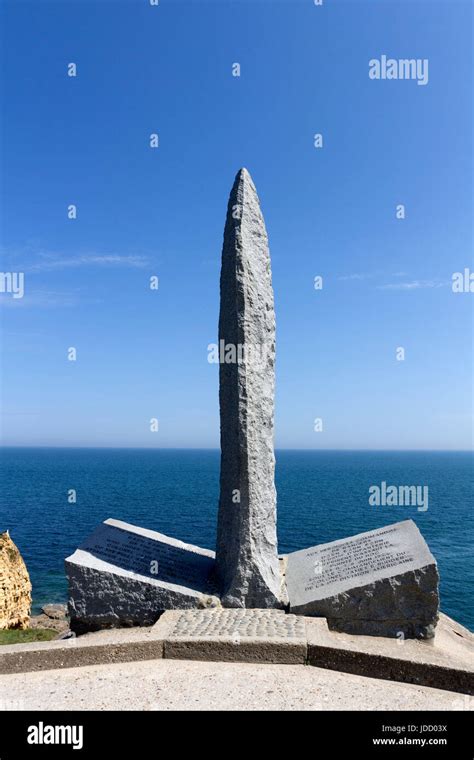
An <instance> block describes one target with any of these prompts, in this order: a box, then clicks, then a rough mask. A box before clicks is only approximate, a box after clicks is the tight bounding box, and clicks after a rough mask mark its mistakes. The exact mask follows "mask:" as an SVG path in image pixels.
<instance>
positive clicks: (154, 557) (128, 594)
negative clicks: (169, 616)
mask: <svg viewBox="0 0 474 760" xmlns="http://www.w3.org/2000/svg"><path fill="white" fill-rule="evenodd" d="M214 556H215V555H214V552H211V551H208V550H207V549H200V548H199V547H197V546H193V545H192V544H185V543H183V542H182V541H178V540H176V539H174V538H169V537H168V536H165V535H163V534H162V533H157V532H156V531H153V530H146V529H145V528H139V527H137V526H135V525H129V524H128V523H125V522H122V521H120V520H112V519H109V520H106V521H105V522H104V523H102V524H101V525H99V527H98V528H97V529H96V530H95V531H94V533H92V535H91V536H89V538H87V539H86V541H84V543H83V544H82V545H81V546H80V547H79V549H77V550H76V551H75V552H74V554H72V555H71V556H70V557H68V558H67V559H66V560H65V567H66V574H67V577H68V581H69V605H68V608H69V616H70V620H71V629H72V630H73V631H75V632H77V633H84V632H86V631H94V630H99V629H100V628H113V627H121V626H134V625H142V626H146V625H152V624H153V623H155V622H156V620H157V619H158V618H159V617H160V614H161V613H162V612H163V611H164V610H169V609H191V608H206V607H215V606H218V605H219V604H220V602H219V598H218V596H217V595H216V594H215V588H214V585H213V582H212V575H213V570H214Z"/></svg>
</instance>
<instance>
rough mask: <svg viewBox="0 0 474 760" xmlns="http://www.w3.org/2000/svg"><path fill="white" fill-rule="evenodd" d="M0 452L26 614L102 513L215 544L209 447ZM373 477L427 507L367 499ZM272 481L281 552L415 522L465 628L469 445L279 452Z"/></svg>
mask: <svg viewBox="0 0 474 760" xmlns="http://www.w3.org/2000/svg"><path fill="white" fill-rule="evenodd" d="M0 461H1V483H2V489H1V500H0V531H3V530H6V529H9V531H10V534H11V536H12V538H13V540H14V541H15V543H16V544H17V546H18V547H19V549H20V551H21V553H22V555H23V557H24V559H25V562H26V564H27V567H28V569H29V572H30V576H31V579H32V583H33V602H34V611H38V609H39V607H40V606H41V605H42V604H44V603H46V602H59V601H66V599H67V584H66V579H65V575H64V569H63V561H64V558H65V557H67V556H68V555H69V554H71V553H72V552H73V551H74V549H76V548H77V546H78V545H79V544H80V543H81V542H82V541H83V539H84V538H85V537H86V536H87V535H88V534H89V533H90V532H91V531H92V530H93V528H94V527H95V526H96V525H97V524H98V523H100V522H101V521H103V520H105V519H107V518H108V517H114V518H116V519H120V520H125V521H127V522H130V523H133V524H135V525H140V526H142V527H146V528H152V529H154V530H158V531H160V532H161V533H166V534H168V535H170V536H175V537H177V538H180V539H182V540H183V541H187V542H190V543H194V544H198V545H199V546H203V547H207V548H209V549H214V544H215V534H216V519H217V501H218V491H219V452H218V451H217V450H183V449H84V448H80V449H72V448H65V449H60V448H31V449H28V448H4V449H2V450H1V458H0ZM382 481H385V482H386V483H387V485H397V486H398V485H421V486H428V489H429V490H428V494H429V502H428V510H427V511H425V512H420V511H418V509H417V507H416V506H390V507H389V506H370V505H369V498H368V497H369V487H370V486H373V485H380V484H381V483H382ZM276 486H277V493H278V539H279V551H280V552H281V553H285V552H290V551H295V550H296V549H303V548H305V547H308V546H313V545H315V544H320V543H325V542H327V541H333V540H335V539H338V538H344V537H346V536H351V535H354V534H356V533H360V532H362V531H366V530H371V529H372V528H377V527H381V526H383V525H387V524H389V523H393V522H397V521H400V520H405V519H408V518H411V519H413V520H414V521H415V522H416V523H417V525H418V527H419V528H420V530H421V532H422V534H423V535H424V537H425V538H426V540H427V542H428V544H429V546H430V548H431V551H432V553H433V554H434V555H435V557H436V558H437V560H438V565H439V570H440V575H441V609H442V610H443V611H444V612H445V613H447V614H448V615H450V616H452V617H454V618H455V619H456V620H458V622H460V623H462V624H463V625H465V626H467V627H469V628H471V629H473V628H474V605H473V599H472V589H473V588H474V569H473V561H472V542H473V537H474V517H473V511H472V505H473V494H474V468H473V454H472V453H468V452H432V451H425V452H419V451H417V452H411V451H410V452H399V451H383V452H380V451H378V452H375V451H374V452H371V451H294V450H291V451H289V450H287V451H277V452H276ZM70 489H75V490H76V492H77V502H76V503H75V504H71V503H69V502H68V491H69V490H70Z"/></svg>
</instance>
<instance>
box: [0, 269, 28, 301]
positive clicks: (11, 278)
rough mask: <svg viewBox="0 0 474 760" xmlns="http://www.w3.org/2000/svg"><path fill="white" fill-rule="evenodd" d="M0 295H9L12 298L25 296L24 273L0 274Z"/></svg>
mask: <svg viewBox="0 0 474 760" xmlns="http://www.w3.org/2000/svg"><path fill="white" fill-rule="evenodd" d="M0 293H11V294H12V296H13V298H23V296H24V295H25V274H24V272H0Z"/></svg>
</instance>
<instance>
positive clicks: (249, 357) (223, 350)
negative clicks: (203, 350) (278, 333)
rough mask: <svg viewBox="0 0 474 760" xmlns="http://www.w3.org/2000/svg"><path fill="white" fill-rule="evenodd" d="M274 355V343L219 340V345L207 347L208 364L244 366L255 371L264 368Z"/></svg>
mask: <svg viewBox="0 0 474 760" xmlns="http://www.w3.org/2000/svg"><path fill="white" fill-rule="evenodd" d="M274 353H275V344H274V343H270V344H267V343H262V344H253V343H237V344H236V343H226V342H225V340H223V339H221V340H220V341H219V343H218V344H217V343H209V345H208V347H207V361H208V362H209V364H245V365H246V366H253V367H256V368H257V369H258V368H259V367H265V366H266V365H267V364H268V359H269V357H270V356H272V355H274Z"/></svg>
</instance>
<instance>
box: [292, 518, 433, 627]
mask: <svg viewBox="0 0 474 760" xmlns="http://www.w3.org/2000/svg"><path fill="white" fill-rule="evenodd" d="M438 580H439V576H438V570H437V566H436V561H435V559H434V557H433V555H432V554H431V552H430V550H429V548H428V546H427V544H426V542H425V540H424V539H423V536H422V535H421V533H420V531H419V530H418V528H417V527H416V525H415V523H414V522H413V521H412V520H405V521H403V522H399V523H395V524H393V525H388V526H386V527H384V528H378V529H377V530H372V531H369V532H367V533H360V534H359V535H357V536H352V537H351V538H345V539H342V540H339V541H333V542H331V543H328V544H321V545H320V546H314V547H312V548H311V549H304V550H303V551H298V552H293V553H292V554H289V555H288V557H287V563H286V583H287V589H288V597H289V602H290V611H291V612H293V613H295V614H298V615H309V616H315V617H325V618H327V621H328V626H329V628H330V629H332V630H334V631H340V632H345V633H349V634H359V635H368V636H389V637H394V638H399V639H404V638H419V639H428V638H431V637H433V636H434V631H435V627H436V623H437V620H438V610H439V595H438Z"/></svg>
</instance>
